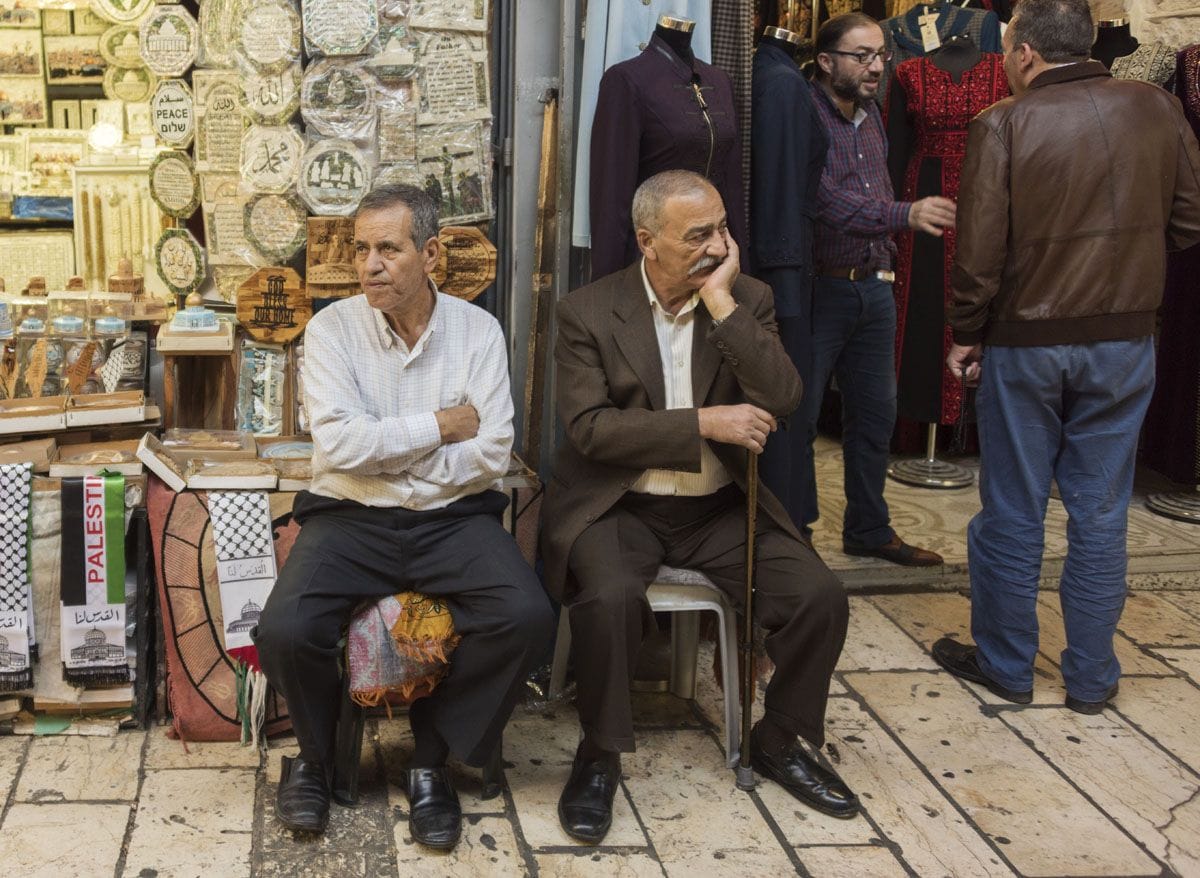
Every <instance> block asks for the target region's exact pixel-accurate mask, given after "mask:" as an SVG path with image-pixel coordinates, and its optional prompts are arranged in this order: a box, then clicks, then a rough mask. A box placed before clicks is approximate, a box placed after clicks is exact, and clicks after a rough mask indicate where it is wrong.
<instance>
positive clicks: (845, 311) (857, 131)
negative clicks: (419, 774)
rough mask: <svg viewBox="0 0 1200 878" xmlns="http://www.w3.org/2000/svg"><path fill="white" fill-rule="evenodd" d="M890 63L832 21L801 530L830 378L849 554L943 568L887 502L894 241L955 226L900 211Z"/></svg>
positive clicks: (811, 516) (822, 58)
mask: <svg viewBox="0 0 1200 878" xmlns="http://www.w3.org/2000/svg"><path fill="white" fill-rule="evenodd" d="M887 56H888V53H887V52H886V51H885V49H884V42H883V31H882V30H881V29H880V27H879V25H878V24H876V23H875V21H874V20H873V19H872V18H870V17H869V16H866V15H863V14H861V13H849V14H847V15H839V16H837V17H836V18H831V19H830V20H829V21H827V22H826V23H825V24H824V26H823V27H822V28H821V30H820V31H819V32H818V34H817V43H816V61H817V70H816V81H815V83H814V84H813V92H814V93H815V103H816V105H817V111H818V113H819V114H820V116H821V119H822V121H823V122H824V124H825V128H826V130H827V131H828V133H829V141H830V143H829V153H828V156H827V158H826V162H825V170H824V172H823V173H822V175H821V184H820V187H819V190H818V194H817V218H816V219H817V222H816V229H815V249H816V274H817V278H816V286H815V289H814V291H813V315H812V327H813V330H812V331H813V371H812V384H811V386H810V387H809V388H808V389H809V392H808V393H806V394H805V396H804V399H803V401H802V402H801V404H800V415H801V417H802V428H803V429H805V430H806V431H807V432H808V446H807V447H808V454H807V456H806V459H805V460H804V461H802V462H801V467H800V473H801V475H800V478H801V479H803V480H805V484H803V485H802V486H801V496H802V497H803V498H804V499H803V511H802V514H803V517H804V520H803V521H802V522H797V525H798V526H799V527H800V528H801V532H802V533H803V534H804V535H805V536H806V537H808V538H809V539H811V538H812V523H813V522H814V521H816V520H817V517H818V510H817V487H816V480H815V476H814V473H813V457H812V442H813V440H814V439H816V435H817V416H818V414H820V411H821V397H822V394H823V392H824V389H825V385H826V383H827V382H828V381H829V377H830V375H831V374H832V375H834V376H836V378H837V383H838V389H839V390H841V392H842V412H843V414H842V425H843V441H842V446H843V450H844V457H845V490H846V513H845V520H844V524H843V528H842V544H843V550H844V551H845V552H846V554H848V555H869V556H872V557H876V558H883V559H885V560H888V561H892V562H894V563H896V564H904V565H908V566H914V567H927V566H934V565H937V564H941V563H942V558H941V556H940V555H938V554H936V553H935V552H930V551H928V550H926V549H919V548H917V547H916V546H910V545H909V544H908V543H905V542H904V541H903V540H901V539H900V537H898V536H897V535H896V532H895V531H894V530H892V527H891V524H890V523H889V516H888V507H887V503H886V502H885V501H884V499H883V482H884V478H885V477H886V474H887V457H888V443H889V441H890V440H891V435H892V428H893V426H894V425H895V421H896V370H895V361H894V352H895V346H896V304H895V301H894V299H893V298H892V281H893V279H894V275H893V273H892V265H893V258H894V255H895V252H896V246H895V244H893V243H892V240H891V238H890V236H891V235H892V234H894V233H895V232H899V231H903V230H904V229H910V228H911V229H917V230H918V231H922V232H926V233H928V234H930V235H941V234H942V230H943V229H947V228H950V227H952V226H953V225H954V203H953V202H952V201H950V200H948V199H946V198H940V197H936V196H934V197H930V198H923V199H921V200H920V201H916V202H912V203H909V202H904V201H895V200H893V195H892V184H891V180H890V179H889V177H888V169H887V140H886V135H885V132H884V128H883V120H882V118H881V116H880V112H879V107H878V105H877V104H876V101H875V98H876V92H877V91H878V89H879V81H880V77H881V75H882V73H883V66H884V62H885V61H886V60H887Z"/></svg>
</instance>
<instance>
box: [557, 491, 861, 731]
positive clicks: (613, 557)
mask: <svg viewBox="0 0 1200 878" xmlns="http://www.w3.org/2000/svg"><path fill="white" fill-rule="evenodd" d="M755 546H756V566H755V569H756V571H757V575H756V583H755V604H754V615H755V620H756V621H757V622H758V624H760V625H762V627H763V628H765V629H766V632H767V639H766V648H767V655H768V656H770V658H771V660H772V661H773V662H774V663H775V673H774V675H773V676H772V677H771V682H770V684H769V685H768V686H767V692H766V699H765V700H766V711H767V716H768V717H769V718H770V719H771V720H772V721H773V722H774V723H776V724H777V725H778V726H780V727H781V728H783V729H786V730H788V731H790V732H793V733H795V734H797V735H801V736H803V737H804V738H805V739H806V740H808V741H810V742H811V743H812V744H814V745H815V746H818V747H819V746H821V744H822V743H823V742H824V740H825V704H826V700H827V699H828V697H829V680H830V677H831V676H832V674H833V669H834V667H835V665H836V664H837V660H838V656H839V655H841V652H842V644H843V643H844V642H845V639H846V625H847V622H848V619H849V603H848V601H847V599H846V592H845V590H844V589H843V588H842V584H841V582H840V581H839V580H838V578H837V577H836V576H834V574H833V573H832V572H830V570H829V568H828V567H826V566H825V565H824V564H823V563H822V562H821V559H820V558H818V557H817V556H816V555H815V554H814V553H813V552H812V550H811V549H809V548H808V547H807V546H805V545H804V544H803V543H801V542H800V541H799V540H797V539H796V538H795V537H793V536H790V535H789V534H788V533H787V532H785V531H783V530H781V529H780V528H779V527H778V525H776V524H775V523H774V522H773V521H771V520H770V519H769V518H768V517H767V516H766V515H760V516H759V517H758V528H757V533H756V540H755ZM745 560H746V501H745V495H744V494H743V493H742V491H741V490H740V489H739V488H738V487H737V486H735V485H729V486H727V487H725V488H723V489H722V490H720V491H718V492H716V493H715V494H709V495H707V496H704V497H655V496H650V495H647V494H626V495H625V497H624V498H622V500H621V501H620V503H618V504H617V506H615V507H613V508H612V509H610V510H609V511H608V512H607V513H605V514H604V515H603V516H601V517H600V519H599V520H598V521H596V523H595V524H593V525H591V526H590V527H588V528H587V529H586V530H585V531H584V532H583V533H582V534H580V536H579V538H578V539H577V540H576V541H575V544H574V546H572V548H571V554H570V557H569V558H568V562H567V563H568V567H569V570H570V576H569V579H570V580H573V585H571V584H569V585H568V591H567V595H566V604H567V606H568V607H570V616H569V618H570V621H571V645H572V650H573V652H574V655H575V681H576V685H577V687H578V688H577V693H576V699H575V700H576V704H577V706H578V708H579V721H580V724H581V725H582V726H583V730H584V732H585V734H587V735H588V736H589V737H590V738H591V739H592V740H593V741H595V743H596V744H598V745H599V746H601V747H603V748H605V749H607V750H615V751H622V752H629V751H632V750H633V749H634V740H633V716H632V711H631V707H630V699H629V687H630V683H631V682H632V675H633V669H634V665H635V663H636V661H637V653H638V647H639V646H640V645H641V642H642V639H643V637H644V636H645V635H646V633H647V632H649V631H652V630H654V614H653V613H652V612H651V610H650V604H649V602H648V601H647V600H646V588H647V586H649V584H650V583H651V582H652V581H653V578H654V574H655V572H656V571H657V570H658V568H659V565H661V564H667V565H669V566H672V567H685V568H688V569H692V570H699V571H700V572H701V573H704V574H705V575H706V576H708V578H709V579H711V580H712V581H713V583H714V584H715V585H716V586H717V587H718V588H720V589H721V591H723V592H724V593H725V594H726V595H727V596H728V597H729V598H730V600H731V601H732V603H733V605H734V607H735V608H737V609H738V610H739V611H740V610H741V609H742V607H743V606H744V605H745V592H746V581H745Z"/></svg>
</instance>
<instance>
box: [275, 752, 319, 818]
mask: <svg viewBox="0 0 1200 878" xmlns="http://www.w3.org/2000/svg"><path fill="white" fill-rule="evenodd" d="M280 765H281V768H280V770H279V789H278V790H276V792H275V816H277V817H278V818H279V822H280V823H282V824H283V825H284V826H286V827H287V828H288V829H294V830H297V831H299V832H324V831H325V827H326V826H328V825H329V782H328V781H327V780H326V779H325V768H324V766H322V765H321V763H319V762H305V761H304V760H303V759H299V758H296V759H293V758H291V757H290V756H284V757H282V759H281V760H280Z"/></svg>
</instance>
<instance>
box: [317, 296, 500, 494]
mask: <svg viewBox="0 0 1200 878" xmlns="http://www.w3.org/2000/svg"><path fill="white" fill-rule="evenodd" d="M304 396H305V399H306V402H307V405H308V414H309V419H310V422H311V428H312V437H313V446H314V447H313V480H312V486H311V488H310V490H311V491H312V492H313V493H315V494H321V495H323V496H325V497H333V498H335V499H339V500H356V501H358V502H359V503H363V504H365V505H367V506H402V507H404V508H406V509H439V508H441V507H443V506H447V505H449V504H450V503H452V502H454V501H455V500H458V499H461V498H462V497H466V496H468V495H470V494H477V493H479V492H481V491H484V490H486V489H488V488H493V487H496V486H497V484H498V480H499V479H500V477H501V476H503V475H504V473H505V472H506V471H507V470H508V465H509V456H510V454H511V451H512V441H513V426H512V417H513V404H512V396H511V395H510V391H509V382H508V358H507V354H506V350H505V344H504V335H503V333H502V332H501V331H500V324H498V323H497V322H496V319H495V318H494V317H492V316H491V315H490V314H488V313H487V312H486V311H484V310H483V309H482V308H480V307H478V306H476V305H472V304H471V303H470V302H466V301H463V300H462V299H456V298H454V297H453V296H447V295H445V294H443V293H438V294H437V297H436V300H435V304H434V309H433V314H432V315H431V317H430V319H429V326H428V327H427V328H426V330H425V332H424V334H422V336H421V337H420V338H419V339H418V340H417V343H416V344H415V345H413V348H412V350H409V348H408V345H406V344H405V343H404V340H403V339H401V338H400V337H399V336H398V335H397V334H396V333H395V332H394V331H393V330H392V328H391V327H390V326H389V325H388V322H387V319H386V318H385V317H384V316H383V312H381V311H377V310H376V309H374V308H372V307H371V306H370V305H369V304H368V303H367V298H366V296H364V295H357V296H351V297H349V298H346V299H342V300H340V301H338V302H336V303H334V304H332V305H330V306H328V307H326V308H324V309H322V310H321V311H320V312H319V313H317V314H316V316H314V317H313V318H312V320H311V321H309V324H308V327H307V329H306V330H305V334H304ZM466 403H470V404H471V405H473V406H474V407H475V410H476V411H477V412H478V413H479V433H478V435H477V436H475V438H474V439H469V440H467V441H465V442H453V443H450V444H446V445H443V444H442V442H441V433H440V431H439V430H438V425H437V418H436V417H435V415H434V413H435V412H436V411H438V410H439V409H445V408H451V407H453V406H457V405H463V404H466Z"/></svg>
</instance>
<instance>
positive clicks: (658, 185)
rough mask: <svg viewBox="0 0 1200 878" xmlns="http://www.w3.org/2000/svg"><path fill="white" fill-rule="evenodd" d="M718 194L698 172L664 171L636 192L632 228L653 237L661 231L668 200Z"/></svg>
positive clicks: (651, 178) (643, 184)
mask: <svg viewBox="0 0 1200 878" xmlns="http://www.w3.org/2000/svg"><path fill="white" fill-rule="evenodd" d="M705 191H712V192H716V187H715V186H713V184H712V183H710V182H709V181H708V180H707V179H706V178H705V177H704V176H703V175H701V174H697V173H696V172H695V171H679V170H675V171H662V172H661V173H658V174H655V175H654V176H653V177H650V178H649V179H647V180H644V181H643V182H642V185H640V186H638V187H637V191H636V192H634V193H633V228H634V231H637V230H638V229H645V230H646V231H648V232H650V234H652V235H657V234H658V233H659V232H660V231H661V230H662V208H663V205H664V204H666V203H667V201H668V200H670V199H672V198H675V197H677V196H680V195H693V194H695V193H697V192H705Z"/></svg>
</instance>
